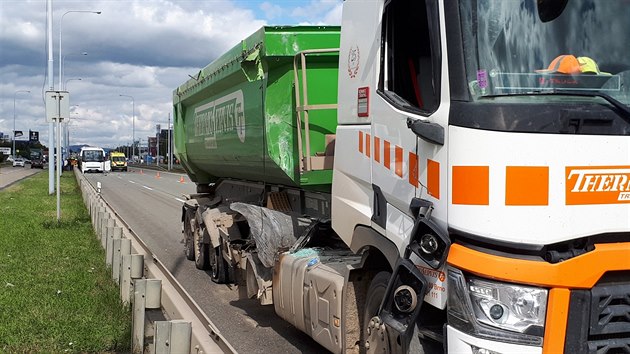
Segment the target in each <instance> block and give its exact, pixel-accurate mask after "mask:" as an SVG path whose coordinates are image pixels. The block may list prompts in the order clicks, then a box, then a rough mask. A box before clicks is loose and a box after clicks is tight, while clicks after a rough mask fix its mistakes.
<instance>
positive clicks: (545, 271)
mask: <svg viewBox="0 0 630 354" xmlns="http://www.w3.org/2000/svg"><path fill="white" fill-rule="evenodd" d="M448 263H449V264H451V265H453V266H455V267H457V268H459V269H463V270H466V271H469V272H471V273H475V274H477V275H481V276H484V277H488V278H494V279H498V280H504V281H509V282H516V283H521V284H532V285H538V286H545V287H564V288H583V289H590V288H592V287H593V286H594V285H595V283H597V281H598V280H599V279H600V278H601V277H602V275H603V274H604V273H606V272H608V271H617V270H630V242H625V243H621V242H620V243H602V244H596V245H595V249H594V250H593V251H591V252H588V253H585V254H583V255H580V256H577V257H573V258H571V259H568V260H566V261H563V262H560V263H555V264H552V263H548V262H545V261H532V260H525V259H517V258H508V257H501V256H496V255H492V254H488V253H483V252H480V251H475V250H473V249H470V248H468V247H465V246H462V245H460V244H453V245H452V246H451V248H450V250H449V254H448Z"/></svg>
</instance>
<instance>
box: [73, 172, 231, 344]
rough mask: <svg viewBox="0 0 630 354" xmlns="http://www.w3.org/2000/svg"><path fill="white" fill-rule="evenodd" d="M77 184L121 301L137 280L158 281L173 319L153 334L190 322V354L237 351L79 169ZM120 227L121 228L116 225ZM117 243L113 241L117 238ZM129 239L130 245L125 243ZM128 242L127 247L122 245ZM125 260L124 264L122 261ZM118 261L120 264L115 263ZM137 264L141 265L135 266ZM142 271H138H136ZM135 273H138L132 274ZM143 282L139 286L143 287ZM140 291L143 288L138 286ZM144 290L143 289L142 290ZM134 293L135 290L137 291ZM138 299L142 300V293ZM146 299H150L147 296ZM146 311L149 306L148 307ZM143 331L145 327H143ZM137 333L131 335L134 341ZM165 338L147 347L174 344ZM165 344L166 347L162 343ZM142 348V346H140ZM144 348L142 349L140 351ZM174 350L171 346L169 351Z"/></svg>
mask: <svg viewBox="0 0 630 354" xmlns="http://www.w3.org/2000/svg"><path fill="white" fill-rule="evenodd" d="M74 172H75V176H76V178H77V182H78V183H79V186H80V187H81V191H82V194H83V200H84V202H85V205H86V207H87V208H88V210H89V211H90V215H91V216H92V223H93V225H94V227H95V230H96V232H97V234H99V235H100V237H101V244H102V246H103V247H104V248H105V249H106V255H107V256H106V263H107V265H108V266H111V267H112V276H113V279H114V280H115V281H118V282H119V285H120V286H121V299H122V301H123V303H128V302H129V301H130V300H132V297H131V286H132V284H131V283H133V282H136V281H137V280H145V279H157V280H160V281H161V294H160V295H161V298H160V308H161V309H162V312H163V313H164V315H165V317H166V318H168V319H170V320H174V321H170V322H171V323H168V324H166V323H162V322H156V323H155V325H156V333H158V332H160V331H161V332H164V331H165V329H167V330H168V331H173V330H175V331H179V330H178V328H181V326H180V325H181V324H182V321H180V320H184V321H187V322H190V324H191V333H190V353H196V354H202V353H229V354H232V353H234V354H235V353H236V350H235V349H234V348H233V347H232V346H231V345H230V344H229V343H228V342H227V341H226V340H225V338H224V337H223V336H222V335H221V333H220V332H219V330H218V329H217V327H216V326H215V325H214V324H213V323H212V321H211V320H210V319H209V318H208V317H207V316H206V315H205V313H204V312H203V311H202V310H201V309H200V308H199V306H198V305H197V303H196V302H195V301H194V300H193V299H192V298H191V296H190V295H189V294H188V293H187V292H186V290H185V289H184V288H183V287H182V286H181V284H180V283H179V282H178V281H177V280H176V279H175V277H174V276H173V275H172V274H171V273H170V272H169V271H168V269H167V268H166V267H165V266H164V264H163V263H162V262H160V260H158V259H157V258H156V257H155V256H154V255H153V253H152V252H151V250H150V249H149V248H148V246H147V245H146V244H145V243H144V242H143V241H142V240H141V239H140V238H139V237H138V236H137V234H136V233H135V232H134V231H133V230H132V229H131V227H129V225H128V224H127V223H126V222H125V221H124V219H123V218H122V217H121V216H120V215H119V214H118V213H116V211H115V210H114V209H113V208H112V207H111V206H110V205H109V204H108V203H107V201H105V199H103V198H102V196H101V195H100V186H94V185H92V184H91V183H90V181H89V180H88V179H87V178H85V176H83V174H81V173H80V172H79V171H78V169H76V168H75V169H74ZM116 225H120V226H118V227H117V226H116ZM118 237H119V239H118V240H120V241H116V240H117V238H118ZM125 240H128V241H129V242H125ZM126 243H128V244H129V246H125V244H126ZM126 247H128V248H129V250H128V251H123V252H121V253H126V252H129V253H132V252H133V254H131V255H127V256H128V257H125V256H124V255H119V256H118V257H120V259H117V253H116V252H115V251H114V250H116V251H120V250H121V249H124V248H126ZM123 259H124V261H123ZM117 262H121V263H117ZM138 264H140V266H138ZM138 267H141V268H142V269H140V270H138V269H137V268H138ZM123 269H125V270H126V271H128V272H129V275H125V276H123V275H122V274H124V273H123ZM134 273H139V274H135V275H133V274H134ZM143 284H144V283H142V284H141V283H138V285H143ZM140 288H143V287H142V286H140ZM143 291H144V290H143ZM136 293H137V291H136ZM142 294H143V295H142V296H141V297H140V298H145V296H144V292H143V293H142ZM146 298H149V296H148V295H147V296H146ZM147 308H149V307H147ZM141 315H142V316H141V318H142V322H144V318H145V317H144V314H143V313H142V314H141ZM142 328H143V332H144V326H142ZM135 337H136V333H134V339H135ZM164 338H167V339H160V338H155V339H154V346H153V347H152V348H149V350H150V352H155V351H156V350H157V351H159V352H162V350H160V349H156V348H164V347H168V345H169V343H171V344H175V343H176V341H175V340H173V342H170V339H171V337H170V335H167V337H164ZM165 343H166V346H164V344H165ZM142 347H144V345H142ZM143 349H144V348H143ZM174 349H175V347H174V346H171V347H170V350H171V352H172V353H174V352H173V351H172V350H174Z"/></svg>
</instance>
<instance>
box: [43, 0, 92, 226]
mask: <svg viewBox="0 0 630 354" xmlns="http://www.w3.org/2000/svg"><path fill="white" fill-rule="evenodd" d="M46 8H47V13H48V26H47V27H48V74H49V75H48V77H49V84H50V85H49V86H50V89H51V90H54V87H53V86H54V83H53V80H52V76H53V60H52V58H53V54H52V20H53V17H52V0H48V1H47V3H46ZM71 12H84V13H93V14H97V15H100V14H101V12H100V11H83V10H71V11H66V12H65V13H64V14H63V15H61V18H60V19H59V90H61V84H62V82H63V81H62V80H63V78H62V74H61V70H62V68H61V62H62V61H63V60H62V59H63V57H62V56H61V52H62V51H61V39H62V38H63V36H62V33H63V32H62V30H63V18H64V17H65V16H66V15H67V14H69V13H71ZM53 135H54V124H53V123H52V122H50V123H49V124H48V143H49V145H50V147H49V149H54V146H55V143H54V141H55V139H54V137H53ZM49 155H52V154H49ZM59 172H61V171H59ZM54 183H55V182H54V173H53V169H52V168H48V194H53V192H54V190H55V188H54V186H53V185H54ZM57 189H59V187H57ZM57 192H59V191H57ZM57 194H59V193H57ZM59 218H60V214H59V202H57V220H59Z"/></svg>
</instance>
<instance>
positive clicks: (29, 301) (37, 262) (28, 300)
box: [0, 172, 131, 352]
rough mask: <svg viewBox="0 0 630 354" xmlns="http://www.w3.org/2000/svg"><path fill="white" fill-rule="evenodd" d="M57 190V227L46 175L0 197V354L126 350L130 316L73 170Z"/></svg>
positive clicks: (63, 179)
mask: <svg viewBox="0 0 630 354" xmlns="http://www.w3.org/2000/svg"><path fill="white" fill-rule="evenodd" d="M60 184H61V189H60V190H61V222H57V212H56V210H57V209H56V207H57V199H56V195H55V194H53V195H48V173H38V174H36V175H34V176H32V177H30V178H28V179H26V180H23V181H21V182H19V183H17V184H14V185H12V186H10V187H8V188H6V189H5V190H3V191H0V210H1V212H0V351H6V352H114V351H115V352H121V351H123V352H128V351H130V348H131V313H130V310H129V308H128V307H123V305H122V304H121V302H120V297H119V290H118V287H117V286H116V285H115V283H114V281H113V280H112V279H111V275H110V274H109V272H108V270H107V268H106V266H105V252H104V251H103V249H102V248H101V246H100V241H99V240H97V239H96V236H95V233H94V231H93V228H92V224H91V220H90V217H89V214H88V212H87V210H86V208H85V205H84V204H83V200H82V197H81V191H80V189H79V187H78V185H77V182H76V179H75V177H74V174H73V172H64V173H63V175H62V177H61V179H60Z"/></svg>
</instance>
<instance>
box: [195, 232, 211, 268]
mask: <svg viewBox="0 0 630 354" xmlns="http://www.w3.org/2000/svg"><path fill="white" fill-rule="evenodd" d="M205 232H206V230H205V229H201V228H197V229H196V230H195V234H194V235H195V237H194V247H195V267H197V269H201V270H206V269H208V264H209V263H208V244H207V243H203V234H204V233H205Z"/></svg>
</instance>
